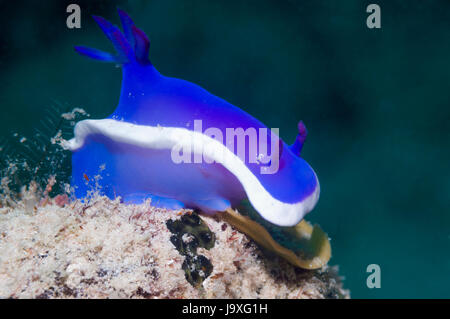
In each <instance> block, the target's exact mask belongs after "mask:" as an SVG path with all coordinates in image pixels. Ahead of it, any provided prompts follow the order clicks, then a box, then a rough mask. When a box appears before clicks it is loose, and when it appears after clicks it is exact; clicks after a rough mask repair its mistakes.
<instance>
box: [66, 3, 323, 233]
mask: <svg viewBox="0 0 450 319" xmlns="http://www.w3.org/2000/svg"><path fill="white" fill-rule="evenodd" d="M119 15H120V19H121V22H122V25H123V33H122V32H121V31H120V30H119V28H118V27H116V26H114V25H112V24H111V23H109V22H108V21H106V20H104V19H103V18H100V17H94V19H95V20H96V22H97V23H98V25H99V26H100V28H101V29H102V30H103V32H104V33H105V35H106V36H107V37H108V39H109V40H110V41H111V42H112V43H113V45H114V47H115V49H116V51H117V54H115V55H113V54H110V53H106V52H103V51H99V50H95V49H90V48H86V47H75V49H76V51H77V52H79V53H80V54H82V55H85V56H88V57H90V58H93V59H97V60H101V61H105V62H113V63H116V64H121V65H122V69H123V80H122V89H121V94H120V100H119V104H118V106H117V108H116V110H115V111H114V112H113V113H112V114H111V115H110V116H109V117H108V118H106V119H101V120H84V121H80V122H79V123H77V125H76V127H75V137H74V138H73V139H71V140H70V141H68V143H67V146H68V148H69V149H71V150H72V151H73V156H72V186H73V187H74V193H75V196H76V197H77V198H83V197H86V196H87V194H88V192H89V190H91V189H92V187H93V186H94V185H93V184H94V183H96V184H98V185H97V186H100V189H99V191H100V193H102V194H104V195H106V196H108V197H110V198H115V197H117V196H120V197H121V198H122V199H123V200H124V201H125V202H131V203H138V202H141V201H143V200H145V199H147V198H151V199H152V204H154V205H156V206H161V207H166V208H173V209H176V208H183V207H185V208H198V209H200V210H202V211H204V212H206V213H214V212H217V211H224V210H225V209H227V208H228V207H230V206H235V205H238V204H239V203H240V202H241V201H242V200H244V199H248V200H249V202H250V203H251V204H252V206H253V207H254V208H255V210H256V211H257V212H258V213H259V214H260V215H261V216H262V217H263V218H265V219H266V220H268V221H269V222H271V223H273V224H276V225H279V226H293V225H295V224H297V223H298V222H300V220H301V219H302V218H303V217H304V215H305V214H306V213H308V212H309V211H311V210H312V209H313V208H314V206H315V204H316V202H317V200H318V197H319V182H318V179H317V177H316V174H315V173H314V171H313V169H312V168H311V167H310V166H309V164H308V163H307V162H306V161H305V160H304V159H303V158H301V157H300V151H301V148H302V146H303V142H304V141H305V138H306V128H305V126H304V125H303V123H302V122H300V123H299V134H298V136H297V138H296V140H295V142H294V144H293V145H292V146H289V145H287V144H286V143H284V142H283V141H282V140H281V139H279V137H278V136H276V135H275V134H274V133H272V132H271V130H270V129H268V128H267V127H266V126H265V125H264V124H262V123H261V122H260V121H258V120H257V119H255V118H254V117H252V116H250V115H249V114H248V113H246V112H244V111H243V110H241V109H239V108H238V107H236V106H234V105H232V104H230V103H228V102H226V101H225V100H223V99H221V98H219V97H217V96H215V95H213V94H211V93H209V92H208V91H206V90H205V89H203V88H201V87H200V86H198V85H195V84H193V83H190V82H188V81H185V80H180V79H176V78H170V77H166V76H163V75H161V74H160V73H159V72H158V71H157V70H156V69H155V67H154V66H153V65H152V63H151V62H150V60H149V59H148V54H149V47H150V42H149V40H148V38H147V36H146V35H145V33H144V32H142V31H141V30H139V29H138V28H136V27H135V26H134V23H133V21H132V20H131V18H130V17H129V16H128V15H127V14H126V13H125V12H123V11H121V10H119ZM198 123H201V126H202V129H201V131H200V132H199V131H198V130H196V126H197V128H198ZM209 128H211V129H210V130H208V129H209ZM230 128H231V129H239V128H241V129H243V131H244V132H249V131H251V130H254V131H255V132H257V133H258V134H257V136H256V138H257V145H258V148H257V149H254V148H251V147H250V146H248V147H246V148H245V150H244V154H242V153H239V150H238V149H233V148H232V146H233V145H237V144H238V137H236V136H234V137H232V138H231V139H230V137H229V136H228V135H229V134H227V133H229V131H227V129H228V130H229V129H230ZM211 132H212V133H211ZM259 132H263V133H264V132H265V134H259ZM220 135H221V136H222V138H223V141H220V139H218V138H217V137H218V136H220ZM231 142H233V143H231ZM247 144H250V143H247ZM205 149H208V152H206V151H205ZM263 150H266V153H267V154H266V153H264V152H263ZM269 151H271V152H272V154H271V155H272V156H269V154H268V153H269ZM255 152H257V154H254V153H255ZM200 153H201V154H204V156H205V157H204V158H205V159H209V161H207V160H203V161H199V162H196V161H195V159H194V160H193V161H192V162H190V163H189V162H186V161H181V162H180V161H178V162H177V160H174V154H175V156H176V157H177V156H178V157H179V156H186V154H187V155H192V156H189V158H190V159H193V158H196V156H198V155H199V154H200ZM180 154H181V155H180ZM239 155H241V156H239ZM242 155H244V156H242ZM253 155H258V156H256V157H257V159H258V160H256V161H251V160H250V158H252V156H253ZM183 158H184V157H183ZM186 158H187V157H186ZM211 160H215V162H212V163H211ZM274 161H276V165H275V162H274ZM273 167H275V168H276V170H274V171H270V169H271V168H273ZM97 175H100V176H101V177H100V178H98V179H95V178H94V176H97Z"/></svg>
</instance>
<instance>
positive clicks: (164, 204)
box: [122, 193, 185, 210]
mask: <svg viewBox="0 0 450 319" xmlns="http://www.w3.org/2000/svg"><path fill="white" fill-rule="evenodd" d="M122 200H123V202H124V203H126V204H142V203H145V202H146V201H147V200H150V203H151V205H152V206H155V207H160V208H166V209H172V210H174V209H182V208H185V205H184V203H182V202H180V201H179V200H176V199H173V198H167V197H161V196H156V195H151V194H146V193H133V194H129V195H125V196H124V197H123V199H122Z"/></svg>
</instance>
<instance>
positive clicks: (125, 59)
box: [75, 9, 150, 65]
mask: <svg viewBox="0 0 450 319" xmlns="http://www.w3.org/2000/svg"><path fill="white" fill-rule="evenodd" d="M118 12H119V16H120V21H121V23H122V27H123V30H124V33H122V32H121V31H120V29H119V28H118V27H117V26H115V25H113V24H112V23H110V22H109V21H107V20H106V19H104V18H102V17H99V16H93V18H94V20H95V22H97V24H98V26H99V27H100V28H101V29H102V31H103V33H104V34H105V35H106V37H107V38H108V39H109V40H110V41H111V43H112V44H113V46H114V48H115V50H116V52H117V54H116V55H114V54H111V53H108V52H103V51H101V50H97V49H92V48H88V47H84V46H76V47H75V51H77V52H78V53H80V54H81V55H84V56H87V57H89V58H91V59H95V60H99V61H103V62H113V63H119V64H124V63H130V62H137V63H139V64H142V65H147V64H150V60H149V59H148V53H149V48H150V41H149V39H148V38H147V36H146V35H145V33H144V32H142V31H141V30H139V29H138V28H136V27H135V26H134V22H133V20H132V19H131V18H130V17H129V16H128V15H127V14H126V13H125V12H124V11H122V10H120V9H118Z"/></svg>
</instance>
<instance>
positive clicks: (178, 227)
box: [166, 212, 216, 288]
mask: <svg viewBox="0 0 450 319" xmlns="http://www.w3.org/2000/svg"><path fill="white" fill-rule="evenodd" d="M166 226H167V228H168V229H169V231H170V232H171V233H172V234H173V235H172V236H171V237H170V241H171V242H172V244H173V245H174V246H175V248H176V249H177V250H178V252H179V253H180V254H181V255H183V256H185V260H184V262H183V265H182V269H183V270H184V272H185V276H186V280H187V281H188V282H189V283H190V284H191V285H192V286H194V287H196V288H199V287H200V286H201V285H202V283H203V281H204V280H205V279H206V278H207V277H208V276H209V275H210V274H211V273H212V271H213V265H212V264H211V261H210V260H209V259H208V258H206V257H205V256H203V255H198V254H197V248H199V247H202V248H205V249H208V250H209V249H211V248H213V247H214V242H215V240H216V237H215V235H214V233H213V232H211V230H210V229H209V227H208V225H207V224H206V223H205V222H204V221H203V220H202V219H201V218H200V216H199V215H198V214H197V213H196V212H193V213H191V214H189V213H188V214H185V215H183V216H182V217H181V218H180V219H179V220H168V221H167V222H166Z"/></svg>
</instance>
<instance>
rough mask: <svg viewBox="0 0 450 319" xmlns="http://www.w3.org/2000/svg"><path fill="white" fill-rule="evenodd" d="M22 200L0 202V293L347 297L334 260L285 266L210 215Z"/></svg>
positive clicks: (96, 202) (29, 196) (103, 202)
mask: <svg viewBox="0 0 450 319" xmlns="http://www.w3.org/2000/svg"><path fill="white" fill-rule="evenodd" d="M21 198H22V199H21V200H20V201H17V202H16V204H15V205H14V206H8V205H6V206H3V207H1V208H0V297H1V298H348V297H349V293H348V292H347V291H345V290H343V288H342V283H341V280H340V278H339V276H338V274H337V268H336V267H329V266H324V267H323V268H321V269H318V270H302V269H300V268H297V267H294V266H292V265H291V264H290V263H288V262H287V261H285V260H284V259H282V258H279V257H278V256H275V255H274V254H272V253H271V252H270V251H262V250H261V249H260V247H259V246H257V245H256V244H255V243H254V242H253V241H252V240H250V239H249V238H248V237H247V236H246V235H244V234H242V233H241V232H239V231H238V230H236V229H234V228H233V227H232V226H231V225H230V224H228V223H227V222H225V221H224V220H222V219H221V218H220V217H218V216H216V217H210V216H204V215H198V214H197V213H196V212H193V211H191V210H165V209H160V208H155V207H153V206H151V203H150V202H146V203H145V204H141V205H124V204H122V203H120V200H119V199H116V200H110V199H107V198H106V197H93V198H92V199H90V200H89V201H87V202H81V201H73V202H69V200H68V198H67V196H61V195H59V196H56V197H53V198H49V197H47V198H46V199H45V200H41V199H40V198H39V197H36V193H35V192H34V190H33V189H31V190H28V191H24V192H23V194H22V196H21Z"/></svg>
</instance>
